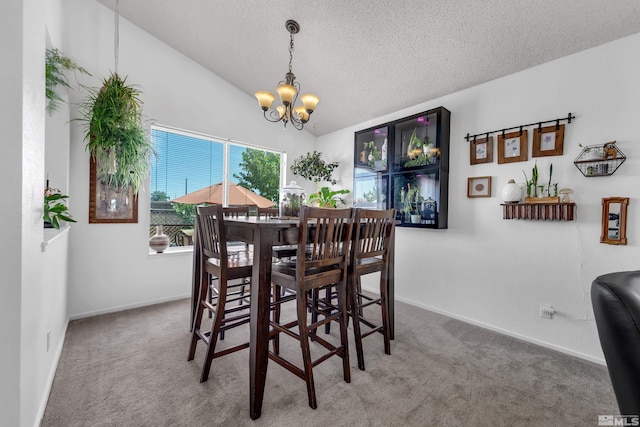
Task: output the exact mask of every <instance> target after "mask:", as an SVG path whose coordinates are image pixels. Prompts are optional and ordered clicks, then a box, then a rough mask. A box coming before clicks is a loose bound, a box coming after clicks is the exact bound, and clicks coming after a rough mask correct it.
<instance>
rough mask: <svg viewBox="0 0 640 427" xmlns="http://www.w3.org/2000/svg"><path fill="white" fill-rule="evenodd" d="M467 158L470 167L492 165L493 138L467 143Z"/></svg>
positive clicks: (476, 139)
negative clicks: (468, 150)
mask: <svg viewBox="0 0 640 427" xmlns="http://www.w3.org/2000/svg"><path fill="white" fill-rule="evenodd" d="M469 147H470V152H469V158H470V161H471V164H472V165H477V164H480V163H493V136H485V137H484V138H474V139H473V140H471V141H470V143H469Z"/></svg>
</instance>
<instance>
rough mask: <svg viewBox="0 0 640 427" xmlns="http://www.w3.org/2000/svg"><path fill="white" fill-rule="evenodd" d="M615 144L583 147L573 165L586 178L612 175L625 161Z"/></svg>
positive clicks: (614, 142) (608, 143)
mask: <svg viewBox="0 0 640 427" xmlns="http://www.w3.org/2000/svg"><path fill="white" fill-rule="evenodd" d="M615 144H616V141H611V142H607V143H606V144H596V145H588V146H586V147H583V148H582V151H581V152H580V154H578V157H576V159H575V160H574V161H573V164H574V165H576V167H577V168H578V170H579V171H580V172H581V173H582V175H584V176H586V177H587V178H589V177H594V176H608V175H613V173H614V172H615V171H617V170H618V168H619V167H620V165H621V164H623V163H624V161H625V160H627V156H625V155H624V153H623V152H622V151H620V149H619V148H618V147H617V146H616V145H615ZM581 147H582V145H581Z"/></svg>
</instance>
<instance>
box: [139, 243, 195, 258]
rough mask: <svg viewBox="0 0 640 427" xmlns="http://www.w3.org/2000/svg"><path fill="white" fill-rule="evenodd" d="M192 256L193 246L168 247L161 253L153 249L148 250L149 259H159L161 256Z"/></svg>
mask: <svg viewBox="0 0 640 427" xmlns="http://www.w3.org/2000/svg"><path fill="white" fill-rule="evenodd" d="M192 254H193V245H191V246H169V247H168V248H167V249H165V250H164V252H162V253H157V252H156V251H154V250H153V249H149V258H155V259H161V258H162V257H163V256H176V255H178V256H180V255H189V256H191V255H192Z"/></svg>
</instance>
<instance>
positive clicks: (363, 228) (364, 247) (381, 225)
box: [351, 209, 396, 274]
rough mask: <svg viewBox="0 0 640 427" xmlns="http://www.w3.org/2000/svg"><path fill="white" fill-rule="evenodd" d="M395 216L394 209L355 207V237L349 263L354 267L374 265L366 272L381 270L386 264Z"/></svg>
mask: <svg viewBox="0 0 640 427" xmlns="http://www.w3.org/2000/svg"><path fill="white" fill-rule="evenodd" d="M395 216H396V210H395V209H389V210H384V211H381V210H372V209H355V218H354V223H355V237H354V240H353V247H352V251H351V265H352V266H353V267H354V268H357V267H358V266H362V265H366V264H372V265H371V267H373V266H374V265H375V268H376V269H373V270H371V271H368V272H373V271H381V269H382V268H383V267H384V266H386V265H388V262H389V245H390V242H391V233H392V232H393V228H394V225H395ZM368 272H367V273H368ZM365 274H366V273H365Z"/></svg>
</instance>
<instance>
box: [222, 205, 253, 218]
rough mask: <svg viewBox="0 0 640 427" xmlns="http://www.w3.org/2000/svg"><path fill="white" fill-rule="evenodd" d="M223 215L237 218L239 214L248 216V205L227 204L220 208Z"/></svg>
mask: <svg viewBox="0 0 640 427" xmlns="http://www.w3.org/2000/svg"><path fill="white" fill-rule="evenodd" d="M222 212H223V213H224V216H226V217H230V218H238V217H239V216H249V206H227V207H224V208H222Z"/></svg>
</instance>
